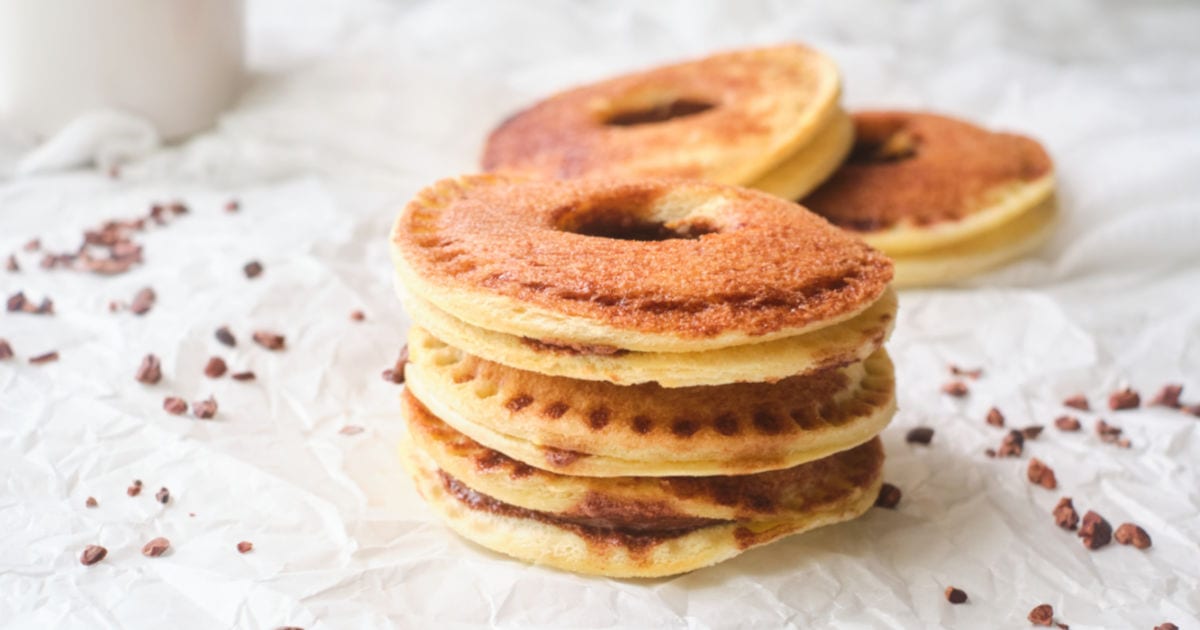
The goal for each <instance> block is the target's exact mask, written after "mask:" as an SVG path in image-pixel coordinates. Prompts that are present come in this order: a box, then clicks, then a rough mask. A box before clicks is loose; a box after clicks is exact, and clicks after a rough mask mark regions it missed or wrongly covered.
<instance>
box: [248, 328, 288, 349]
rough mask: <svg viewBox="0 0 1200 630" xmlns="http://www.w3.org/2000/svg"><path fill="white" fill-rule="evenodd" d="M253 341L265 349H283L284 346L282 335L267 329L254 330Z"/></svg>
mask: <svg viewBox="0 0 1200 630" xmlns="http://www.w3.org/2000/svg"><path fill="white" fill-rule="evenodd" d="M254 342H255V343H257V344H258V345H260V346H262V347H264V348H266V349H267V350H283V346H284V338H283V335H280V334H278V333H273V332H271V331H269V330H256V331H254Z"/></svg>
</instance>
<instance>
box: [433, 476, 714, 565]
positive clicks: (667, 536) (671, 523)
mask: <svg viewBox="0 0 1200 630" xmlns="http://www.w3.org/2000/svg"><path fill="white" fill-rule="evenodd" d="M438 477H439V478H440V479H441V482H442V487H443V488H444V489H445V490H446V492H447V493H448V494H449V495H450V496H452V497H454V498H455V499H457V500H458V501H459V502H461V503H462V504H463V505H466V506H467V507H469V508H471V509H472V510H478V511H481V512H490V513H492V514H498V515H500V516H508V517H512V518H530V519H533V520H535V521H539V522H542V523H546V524H547V525H554V526H555V527H561V528H563V529H566V530H569V531H571V532H573V533H575V534H577V535H579V536H580V537H582V538H584V539H585V540H587V541H588V542H589V543H591V544H605V545H615V546H622V547H626V548H628V549H630V550H631V551H643V550H646V549H649V548H650V547H653V546H655V545H657V544H659V543H661V542H664V541H667V540H671V539H673V538H679V537H680V536H684V535H686V534H690V533H691V532H694V531H696V530H699V529H702V528H704V527H708V526H711V525H717V524H722V523H728V522H731V521H722V520H719V519H710V518H697V517H687V516H672V517H663V518H655V519H653V520H649V521H618V520H615V519H611V518H597V517H569V516H563V515H558V514H548V513H546V512H538V511H536V510H529V509H526V508H522V507H517V506H515V505H512V504H509V503H505V502H503V501H500V500H498V499H494V498H492V497H490V496H488V495H486V494H483V493H481V492H478V491H476V490H473V489H471V488H470V487H468V486H467V485H466V484H464V483H463V482H461V481H459V480H458V479H456V478H454V477H453V476H451V475H449V474H447V473H446V472H445V471H443V470H438Z"/></svg>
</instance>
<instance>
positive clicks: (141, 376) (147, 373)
mask: <svg viewBox="0 0 1200 630" xmlns="http://www.w3.org/2000/svg"><path fill="white" fill-rule="evenodd" d="M134 378H136V379H137V382H139V383H145V384H147V385H154V384H155V383H157V382H159V381H160V380H162V365H161V364H160V363H159V361H158V357H156V356H154V355H153V354H147V355H146V356H145V357H142V364H141V365H139V366H138V369H137V374H135V375H134Z"/></svg>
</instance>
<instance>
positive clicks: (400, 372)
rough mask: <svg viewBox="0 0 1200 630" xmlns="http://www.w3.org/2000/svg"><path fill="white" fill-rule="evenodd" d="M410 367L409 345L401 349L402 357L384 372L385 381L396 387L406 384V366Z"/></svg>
mask: <svg viewBox="0 0 1200 630" xmlns="http://www.w3.org/2000/svg"><path fill="white" fill-rule="evenodd" d="M406 365H408V344H404V347H402V348H400V356H399V357H397V358H396V363H395V364H393V365H392V367H390V368H388V369H386V370H384V371H383V380H385V381H387V382H389V383H395V384H396V385H403V384H404V366H406Z"/></svg>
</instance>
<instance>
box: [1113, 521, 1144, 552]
mask: <svg viewBox="0 0 1200 630" xmlns="http://www.w3.org/2000/svg"><path fill="white" fill-rule="evenodd" d="M1113 538H1115V539H1116V540H1117V542H1119V543H1121V544H1122V545H1133V546H1134V547H1137V548H1138V549H1149V548H1150V534H1147V533H1146V530H1144V529H1142V528H1141V527H1138V526H1137V525H1134V524H1133V523H1121V526H1120V527H1118V528H1117V532H1116V534H1114V535H1113Z"/></svg>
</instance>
